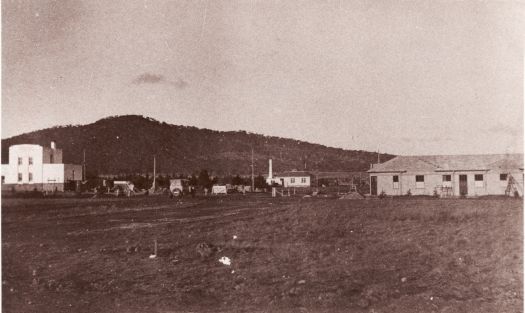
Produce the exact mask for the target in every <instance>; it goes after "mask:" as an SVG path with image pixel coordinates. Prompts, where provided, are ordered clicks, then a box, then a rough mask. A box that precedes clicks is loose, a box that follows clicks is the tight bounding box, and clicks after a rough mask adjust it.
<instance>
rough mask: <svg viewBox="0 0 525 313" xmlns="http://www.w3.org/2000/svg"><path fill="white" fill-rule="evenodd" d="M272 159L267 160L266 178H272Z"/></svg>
mask: <svg viewBox="0 0 525 313" xmlns="http://www.w3.org/2000/svg"><path fill="white" fill-rule="evenodd" d="M272 178H273V176H272V159H270V160H268V179H272Z"/></svg>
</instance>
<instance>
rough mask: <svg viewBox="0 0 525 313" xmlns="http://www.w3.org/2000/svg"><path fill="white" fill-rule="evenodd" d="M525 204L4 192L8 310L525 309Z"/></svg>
mask: <svg viewBox="0 0 525 313" xmlns="http://www.w3.org/2000/svg"><path fill="white" fill-rule="evenodd" d="M522 212H523V205H522V202H521V201H520V200H514V199H507V200H502V199H456V200H431V199H419V200H418V199H382V200H337V199H317V198H300V197H297V198H294V197H289V198H271V197H269V196H245V197H243V196H224V197H213V198H196V199H183V200H182V201H178V200H174V199H168V198H167V197H155V196H150V197H142V198H141V197H135V198H130V199H123V198H122V199H116V198H114V199H3V200H2V292H3V296H2V309H3V312H375V313H378V312H403V313H409V312H447V313H451V312H521V311H522V307H523V290H522V284H523V281H522V276H523V270H522V268H523V258H522V256H523V250H522V249H523V245H522V242H523V234H522V229H523V226H522V221H523V216H522V214H523V213H522ZM155 240H156V241H157V243H158V251H157V256H156V258H150V255H151V254H152V253H153V252H154V241H155ZM222 257H227V258H229V259H230V261H231V264H230V265H225V264H222V263H221V262H219V259H220V258H222Z"/></svg>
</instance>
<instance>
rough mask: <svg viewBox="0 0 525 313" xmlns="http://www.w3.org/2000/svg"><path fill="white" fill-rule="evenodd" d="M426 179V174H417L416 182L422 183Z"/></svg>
mask: <svg viewBox="0 0 525 313" xmlns="http://www.w3.org/2000/svg"><path fill="white" fill-rule="evenodd" d="M424 181H425V176H424V175H416V182H418V183H422V182H424Z"/></svg>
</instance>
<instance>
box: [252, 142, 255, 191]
mask: <svg viewBox="0 0 525 313" xmlns="http://www.w3.org/2000/svg"><path fill="white" fill-rule="evenodd" d="M254 191H255V179H254V177H253V148H252V192H254Z"/></svg>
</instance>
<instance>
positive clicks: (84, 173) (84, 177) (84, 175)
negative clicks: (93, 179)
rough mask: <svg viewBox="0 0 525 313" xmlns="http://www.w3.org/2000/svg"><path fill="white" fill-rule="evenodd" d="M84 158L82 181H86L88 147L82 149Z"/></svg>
mask: <svg viewBox="0 0 525 313" xmlns="http://www.w3.org/2000/svg"><path fill="white" fill-rule="evenodd" d="M82 152H83V154H84V158H83V160H82V181H83V182H84V181H86V149H84V150H82Z"/></svg>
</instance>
